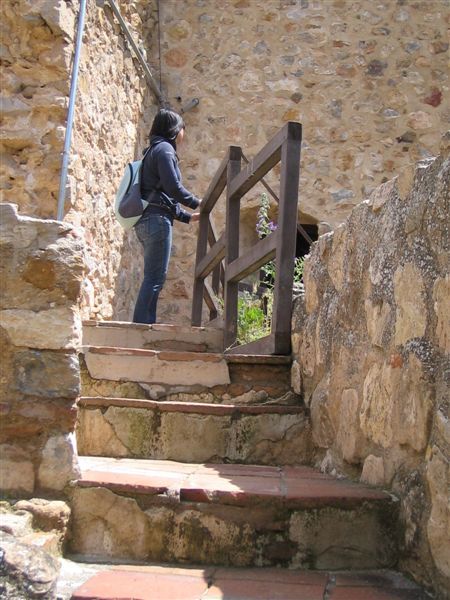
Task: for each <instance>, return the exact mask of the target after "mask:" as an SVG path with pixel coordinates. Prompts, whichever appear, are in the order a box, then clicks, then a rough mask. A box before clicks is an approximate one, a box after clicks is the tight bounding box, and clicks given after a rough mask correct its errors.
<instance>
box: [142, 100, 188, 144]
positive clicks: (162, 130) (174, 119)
mask: <svg viewBox="0 0 450 600" xmlns="http://www.w3.org/2000/svg"><path fill="white" fill-rule="evenodd" d="M182 129H184V121H183V119H182V117H181V116H180V115H179V114H178V113H176V112H174V111H173V110H168V109H166V108H161V109H160V111H159V112H158V113H157V115H156V117H155V118H154V119H153V124H152V128H151V129H150V136H154V135H159V136H161V137H163V138H165V139H166V140H168V141H169V142H170V143H171V144H172V145H173V146H174V147H175V139H176V137H177V135H178V134H179V133H180V131H181V130H182Z"/></svg>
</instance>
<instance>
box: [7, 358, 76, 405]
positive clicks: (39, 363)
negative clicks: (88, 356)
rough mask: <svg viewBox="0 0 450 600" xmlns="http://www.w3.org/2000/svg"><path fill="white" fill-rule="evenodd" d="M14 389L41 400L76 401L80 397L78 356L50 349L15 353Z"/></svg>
mask: <svg viewBox="0 0 450 600" xmlns="http://www.w3.org/2000/svg"><path fill="white" fill-rule="evenodd" d="M13 368H14V376H15V381H16V383H15V386H16V389H17V390H18V391H20V392H22V393H23V394H26V395H28V396H38V397H40V398H61V397H62V398H76V397H78V396H79V394H80V368H79V362H78V357H77V356H76V355H74V354H65V353H62V352H55V351H51V350H48V351H47V350H21V351H18V352H16V353H15V354H14V367H13Z"/></svg>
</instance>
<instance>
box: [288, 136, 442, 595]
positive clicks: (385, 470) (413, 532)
mask: <svg viewBox="0 0 450 600" xmlns="http://www.w3.org/2000/svg"><path fill="white" fill-rule="evenodd" d="M449 148H450V132H449V133H448V134H447V135H446V136H445V137H444V141H443V144H442V156H440V157H438V158H437V159H434V160H433V159H432V160H428V161H425V162H424V163H419V164H418V166H417V168H416V170H415V171H414V169H412V168H411V169H405V170H404V171H402V173H401V174H400V175H399V176H398V177H397V178H395V179H393V180H391V181H389V182H386V183H385V184H383V185H382V186H380V187H379V188H377V189H376V190H375V191H374V192H373V194H372V195H371V197H370V199H369V200H367V201H365V202H363V203H361V204H359V205H358V206H357V207H355V208H354V210H353V211H352V213H351V214H350V216H349V217H348V219H347V220H346V221H345V223H344V224H342V225H340V226H339V227H337V228H336V229H335V231H334V232H333V233H328V234H326V235H323V236H321V237H320V238H319V241H318V242H317V243H316V244H314V246H313V250H312V252H311V255H310V257H309V258H308V260H307V263H306V268H305V276H304V281H305V297H304V298H303V299H301V300H299V301H297V303H296V305H295V308H294V318H293V349H294V356H295V362H294V365H293V370H292V381H293V386H294V389H295V391H297V392H298V393H302V394H303V395H304V399H305V402H306V404H307V405H308V406H309V407H310V411H311V419H312V428H313V439H314V443H315V446H316V460H317V464H318V465H319V464H320V465H321V467H322V469H324V470H328V471H333V472H336V473H344V474H346V475H349V476H351V477H354V478H356V479H361V480H362V481H365V482H369V483H372V484H374V485H378V486H382V487H384V488H387V489H390V490H392V491H393V492H394V494H396V495H397V496H398V497H399V498H400V500H401V516H402V522H403V526H404V532H403V534H404V538H403V540H402V541H401V544H400V547H401V548H402V549H403V550H402V557H401V563H400V566H401V567H402V568H403V569H406V570H408V571H409V572H411V573H412V574H413V575H414V577H416V578H418V579H420V580H422V581H423V582H425V583H426V584H432V585H433V586H435V588H436V589H440V590H441V592H442V595H439V597H440V598H448V597H449V596H448V594H447V595H446V592H445V590H447V591H448V590H449V589H450V588H449V585H450V563H449V557H450V536H449V530H450V529H449V528H450V506H449V504H448V490H449V485H450V414H449V413H450V404H449V397H448V389H449V384H450V381H449V379H448V377H449V373H450V363H449V351H450V312H449V303H448V299H449V297H450V278H449V267H450V232H449V220H448V215H449V214H450V196H449V189H450V160H449V158H448V154H449Z"/></svg>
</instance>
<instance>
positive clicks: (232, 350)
mask: <svg viewBox="0 0 450 600" xmlns="http://www.w3.org/2000/svg"><path fill="white" fill-rule="evenodd" d="M274 342H275V336H274V335H273V334H271V333H270V334H269V335H266V336H265V337H263V338H260V339H259V340H254V341H253V342H249V343H248V344H241V345H240V346H233V347H226V350H225V352H226V354H260V355H261V354H262V355H267V354H276V352H275V344H274Z"/></svg>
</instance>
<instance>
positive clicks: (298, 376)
mask: <svg viewBox="0 0 450 600" xmlns="http://www.w3.org/2000/svg"><path fill="white" fill-rule="evenodd" d="M291 387H292V389H293V390H294V392H295V393H296V394H299V395H301V394H302V368H301V366H300V363H299V362H298V361H296V360H294V361H293V362H292V370H291Z"/></svg>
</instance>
